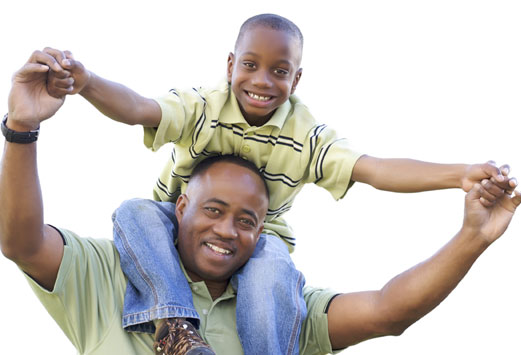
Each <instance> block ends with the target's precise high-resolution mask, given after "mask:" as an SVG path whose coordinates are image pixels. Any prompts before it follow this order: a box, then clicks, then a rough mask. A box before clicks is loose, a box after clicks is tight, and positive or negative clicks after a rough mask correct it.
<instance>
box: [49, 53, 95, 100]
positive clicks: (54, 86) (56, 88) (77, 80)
mask: <svg viewBox="0 0 521 355" xmlns="http://www.w3.org/2000/svg"><path fill="white" fill-rule="evenodd" d="M43 51H44V52H45V53H47V54H49V55H51V56H52V57H54V59H55V60H56V62H57V63H58V64H59V65H60V66H61V67H62V68H63V70H60V71H54V70H51V71H49V76H48V78H47V91H48V92H49V94H51V95H52V96H54V97H63V96H65V95H73V94H77V93H79V92H80V91H81V90H83V88H85V86H87V84H88V83H89V79H90V77H91V74H90V72H89V71H88V70H86V69H85V67H84V66H83V64H81V62H79V61H77V60H75V59H74V57H73V55H72V53H71V52H69V51H63V52H62V51H59V50H57V49H54V48H49V47H47V48H45V49H44V50H43Z"/></svg>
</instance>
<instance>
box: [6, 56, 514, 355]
mask: <svg viewBox="0 0 521 355" xmlns="http://www.w3.org/2000/svg"><path fill="white" fill-rule="evenodd" d="M46 60H47V59H46V57H45V56H42V55H41V53H40V52H35V53H34V54H33V55H32V56H31V58H30V59H29V61H28V63H26V64H25V65H24V67H22V69H20V70H19V71H18V72H17V73H16V74H15V76H14V79H13V87H12V90H11V93H10V96H9V116H8V117H7V119H4V122H3V125H4V127H3V129H2V130H3V132H4V135H5V136H6V137H7V140H8V142H7V143H6V144H5V149H4V155H3V159H2V166H1V174H0V205H1V206H2V213H1V214H0V246H1V248H2V253H3V254H4V255H5V256H6V257H8V258H10V259H11V260H13V261H14V262H15V263H17V265H18V266H19V267H20V268H21V269H22V270H23V271H24V272H25V273H26V274H27V275H28V279H29V282H30V283H31V286H32V287H33V289H34V290H35V292H36V293H37V295H38V297H39V298H40V300H41V301H42V303H43V304H44V305H45V306H46V308H47V309H48V310H49V312H50V313H51V314H52V315H53V317H54V318H55V320H56V321H57V322H58V324H59V325H60V326H61V327H62V329H63V330H64V331H65V333H66V334H67V336H68V337H69V339H70V340H71V341H72V342H73V344H74V345H75V346H76V348H77V349H78V351H79V352H80V353H87V354H107V353H114V352H117V353H125V354H142V353H147V352H149V351H150V350H148V349H150V345H151V343H152V342H153V340H152V337H151V336H150V335H146V334H129V333H125V332H124V331H123V330H122V329H121V328H120V327H119V326H114V324H119V321H120V318H121V309H122V304H123V303H122V302H123V294H124V290H125V281H126V280H125V278H124V276H123V274H122V272H121V268H120V266H119V256H118V254H117V253H116V252H115V249H114V247H113V244H112V243H111V242H110V241H103V240H92V239H82V238H79V237H77V236H76V235H74V233H72V232H69V231H66V230H57V229H55V228H53V227H51V226H48V225H45V224H44V222H43V207H42V196H41V191H40V186H39V181H38V175H37V166H36V144H34V143H32V142H34V141H35V139H36V138H37V133H36V132H37V130H38V128H39V125H40V122H41V121H43V120H45V119H47V118H49V117H51V116H52V115H53V114H54V113H55V112H56V111H57V110H58V109H59V108H60V106H61V105H62V104H63V99H56V98H53V97H51V96H49V94H48V93H47V91H46V88H45V82H46V75H47V74H46V73H47V71H48V70H49V67H50V66H52V65H53V63H51V62H48V61H46ZM13 131H14V132H13ZM22 143H28V144H22ZM227 159H228V158H227ZM229 159H233V158H229ZM244 164H247V163H244ZM244 164H243V165H240V164H238V163H237V162H232V161H219V160H217V161H214V163H213V164H212V165H210V164H208V165H209V166H207V167H206V168H204V167H203V168H202V169H201V170H202V171H201V172H200V174H199V175H195V176H194V177H192V179H191V181H190V186H189V187H188V189H187V192H186V194H184V195H182V196H181V197H180V198H179V200H178V203H177V205H176V206H175V215H176V217H177V219H178V222H179V235H178V250H179V253H180V256H181V261H182V262H183V264H184V267H185V269H186V274H187V278H189V280H190V283H191V287H192V291H193V295H194V302H195V304H196V308H198V312H199V313H200V314H204V315H205V317H203V319H202V320H201V330H200V331H201V333H202V334H201V335H202V336H203V337H204V338H205V340H206V341H208V343H209V344H210V345H211V346H212V347H213V348H214V350H215V351H216V352H217V353H223V354H233V353H241V351H242V349H241V347H240V344H239V343H238V337H237V334H236V331H235V326H234V320H235V312H234V310H235V306H234V299H235V298H234V294H233V287H232V286H231V285H230V284H229V282H228V281H229V277H230V275H231V274H233V273H234V272H235V271H237V270H238V269H239V268H240V267H241V266H242V265H243V264H244V263H245V262H246V261H247V260H248V258H249V256H250V255H251V253H252V252H253V250H254V248H255V246H256V242H257V239H258V236H259V234H260V232H261V231H262V221H263V220H264V214H265V213H266V208H267V202H268V200H267V196H266V191H267V190H266V188H265V185H264V183H263V182H262V179H261V178H260V176H259V175H258V173H257V172H255V171H254V170H253V169H250V168H248V167H247V166H245V165H244ZM483 196H486V198H487V200H489V201H490V200H495V202H494V203H492V204H491V206H488V207H484V206H483V204H482V203H481V202H480V198H481V197H483ZM520 203H521V195H520V194H519V193H518V192H516V193H515V196H513V197H511V196H510V194H509V193H508V192H506V193H505V192H504V191H503V190H501V189H499V188H498V187H497V186H495V185H494V184H491V183H490V182H487V181H484V182H483V184H482V185H476V186H474V187H473V188H472V190H471V191H470V192H469V193H468V194H467V196H466V203H465V219H464V222H463V226H462V228H461V230H460V231H459V232H458V233H457V234H456V236H455V237H454V238H453V239H452V240H451V241H450V242H449V243H448V244H446V245H445V246H444V247H443V248H442V249H440V251H438V252H437V253H436V254H435V255H434V256H432V257H431V258H430V259H428V260H426V261H425V262H423V263H421V264H419V265H417V266H415V267H413V268H411V269H409V270H408V271H406V272H404V273H402V274H400V275H398V276H397V277H395V278H393V279H392V280H391V281H390V282H389V283H387V284H386V285H385V286H384V287H383V288H382V289H381V290H379V291H368V292H360V293H351V294H342V295H339V296H338V297H334V296H335V295H334V294H333V293H331V292H330V291H324V290H318V289H310V288H308V289H307V290H306V292H305V298H306V302H307V306H308V316H307V318H306V320H305V322H304V326H303V329H302V333H301V338H300V351H301V353H310V354H315V353H327V352H330V351H331V350H332V349H342V348H345V347H348V346H350V345H354V344H356V343H359V342H361V341H364V340H367V339H370V338H374V337H378V336H383V335H398V334H401V333H402V332H403V331H404V330H405V329H406V328H407V327H408V326H410V325H411V324H413V323H414V322H415V321H416V320H418V319H419V318H421V317H423V316H424V315H425V314H427V313H428V312H429V311H431V310H432V309H433V308H434V307H436V306H437V305H438V304H439V303H440V302H441V301H442V300H443V299H444V298H445V297H446V296H447V295H448V294H449V293H450V292H451V291H452V289H454V287H456V285H457V284H458V282H459V281H460V280H461V279H462V278H463V276H464V275H465V274H466V272H467V271H468V270H469V269H470V267H471V266H472V264H473V263H474V261H475V260H476V259H477V258H478V257H479V255H481V253H482V252H483V251H484V250H485V249H486V248H487V247H488V246H489V245H490V244H491V243H492V242H494V241H495V240H496V239H497V238H499V237H500V236H501V235H502V234H503V232H504V231H505V230H506V228H507V226H508V224H509V222H510V220H511V218H512V216H513V214H514V211H515V209H516V207H517V206H518V205H519V204H520ZM164 206H168V207H165V208H172V205H164ZM326 330H327V333H326ZM163 345H165V344H159V346H160V347H161V349H162V350H164V349H165V347H164V346H163Z"/></svg>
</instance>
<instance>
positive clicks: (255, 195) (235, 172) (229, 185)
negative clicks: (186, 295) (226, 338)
mask: <svg viewBox="0 0 521 355" xmlns="http://www.w3.org/2000/svg"><path fill="white" fill-rule="evenodd" d="M267 209H268V198H267V196H266V192H265V188H264V185H263V182H262V181H261V178H260V177H259V176H257V175H255V174H254V173H253V172H252V171H250V170H248V169H247V168H244V167H241V166H238V165H236V164H233V163H229V162H221V163H216V164H214V165H212V166H211V167H210V168H209V169H208V170H207V171H206V172H204V173H203V174H202V175H200V176H198V177H196V178H195V179H192V180H190V183H189V185H188V188H187V190H186V194H183V195H181V197H179V199H178V201H177V205H176V217H177V219H178V221H179V233H178V245H177V247H178V250H179V255H180V256H181V260H182V261H183V264H184V265H185V269H186V271H187V273H188V275H189V276H190V277H191V278H192V280H193V281H210V280H211V281H227V280H228V279H229V278H230V277H231V275H232V274H233V273H234V272H235V271H236V270H238V269H239V268H240V267H241V266H242V265H244V264H245V263H246V261H248V259H249V258H250V256H251V255H252V253H253V251H254V250H255V245H256V244H257V240H258V239H259V236H260V233H261V231H262V228H263V221H264V217H265V215H266V211H267Z"/></svg>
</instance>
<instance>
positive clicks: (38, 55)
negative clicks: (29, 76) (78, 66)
mask: <svg viewBox="0 0 521 355" xmlns="http://www.w3.org/2000/svg"><path fill="white" fill-rule="evenodd" d="M28 62H29V63H39V64H43V65H46V66H48V67H49V68H51V69H52V70H54V71H56V72H60V71H62V70H63V68H62V66H61V65H60V64H59V63H58V62H57V61H56V58H54V57H53V56H52V55H50V54H48V53H45V52H42V51H34V52H33V54H31V57H30V58H29V61H28Z"/></svg>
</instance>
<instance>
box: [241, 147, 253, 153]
mask: <svg viewBox="0 0 521 355" xmlns="http://www.w3.org/2000/svg"><path fill="white" fill-rule="evenodd" d="M242 150H243V151H244V153H249V152H251V148H250V146H249V145H245V146H244V147H242Z"/></svg>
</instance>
